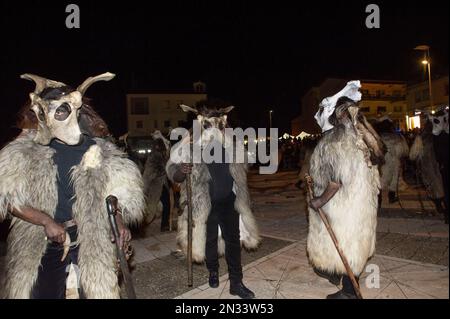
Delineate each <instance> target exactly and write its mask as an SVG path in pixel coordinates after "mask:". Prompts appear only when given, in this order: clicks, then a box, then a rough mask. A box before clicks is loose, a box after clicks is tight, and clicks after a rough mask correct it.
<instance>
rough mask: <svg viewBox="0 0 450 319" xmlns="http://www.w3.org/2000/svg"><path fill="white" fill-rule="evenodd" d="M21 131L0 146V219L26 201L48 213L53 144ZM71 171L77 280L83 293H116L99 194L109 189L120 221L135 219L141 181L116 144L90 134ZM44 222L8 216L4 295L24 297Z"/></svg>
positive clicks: (52, 200)
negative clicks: (91, 137)
mask: <svg viewBox="0 0 450 319" xmlns="http://www.w3.org/2000/svg"><path fill="white" fill-rule="evenodd" d="M33 137H34V133H33V132H27V133H24V134H22V135H21V136H19V137H18V138H16V139H15V140H14V141H12V142H10V143H9V144H8V145H6V146H5V147H4V148H3V149H2V150H1V151H0V220H3V219H5V218H6V217H7V216H8V207H15V208H19V207H23V206H28V207H32V208H35V209H38V210H41V211H43V212H45V213H47V214H48V215H50V216H52V217H53V216H54V214H55V209H56V205H57V199H58V196H57V168H56V165H55V164H54V162H53V154H54V150H53V149H52V148H50V147H48V146H43V145H40V144H37V143H35V142H34V141H33ZM94 140H95V142H96V144H95V145H92V146H91V147H90V148H89V149H88V151H87V152H86V153H85V154H84V156H83V158H82V161H81V163H80V164H79V165H78V166H75V167H74V168H73V171H72V173H71V174H72V176H71V178H72V181H73V185H74V190H75V202H74V204H73V215H74V216H73V218H74V219H75V221H76V223H77V225H78V240H79V245H80V246H79V256H78V266H79V268H80V285H81V287H82V289H83V292H84V294H85V295H86V297H87V298H119V297H120V296H119V285H118V278H117V273H116V268H117V262H116V260H117V258H116V253H115V249H116V248H115V244H113V243H111V235H110V234H111V231H110V225H109V222H108V214H107V210H106V204H105V198H106V197H107V196H108V195H114V196H116V197H117V198H118V200H119V206H120V208H121V210H122V213H123V219H124V222H125V223H126V224H134V223H138V222H139V221H141V219H142V217H143V209H144V196H143V183H142V177H141V174H140V172H139V170H138V168H137V167H136V165H135V164H134V163H133V162H132V161H130V160H129V159H127V158H126V156H125V154H124V153H122V152H121V151H119V150H118V149H117V148H116V146H115V145H114V144H112V143H110V142H107V141H105V140H103V139H98V138H95V139H94ZM44 238H45V233H44V228H43V227H41V226H36V225H33V224H31V223H28V222H26V221H23V220H21V219H18V218H16V217H13V220H12V228H11V231H10V234H9V237H8V248H7V257H6V258H7V264H6V276H5V297H6V298H29V297H30V294H31V291H32V289H33V286H34V284H35V282H36V279H37V275H38V267H39V264H40V261H41V258H42V256H43V255H44V253H45V251H46V247H47V241H46V240H45V239H44Z"/></svg>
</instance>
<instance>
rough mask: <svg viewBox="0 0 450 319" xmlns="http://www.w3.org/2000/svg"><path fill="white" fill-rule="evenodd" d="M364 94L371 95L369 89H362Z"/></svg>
mask: <svg viewBox="0 0 450 319" xmlns="http://www.w3.org/2000/svg"><path fill="white" fill-rule="evenodd" d="M361 93H362V95H369V90H361Z"/></svg>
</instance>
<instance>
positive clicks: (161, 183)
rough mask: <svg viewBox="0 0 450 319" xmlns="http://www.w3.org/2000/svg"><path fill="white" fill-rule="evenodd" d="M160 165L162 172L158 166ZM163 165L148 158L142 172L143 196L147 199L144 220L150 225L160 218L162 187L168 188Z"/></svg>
mask: <svg viewBox="0 0 450 319" xmlns="http://www.w3.org/2000/svg"><path fill="white" fill-rule="evenodd" d="M160 165H162V170H161V169H159V167H158V166H160ZM164 166H165V163H155V162H154V161H152V159H151V157H150V156H149V157H148V158H147V160H146V161H145V165H144V172H143V173H142V177H143V180H144V194H145V195H146V199H147V207H146V216H145V220H146V222H147V223H150V222H151V221H153V220H154V219H155V218H159V217H161V214H162V211H163V205H162V203H161V201H160V198H161V194H162V191H163V187H168V182H167V175H166V172H165V167H164Z"/></svg>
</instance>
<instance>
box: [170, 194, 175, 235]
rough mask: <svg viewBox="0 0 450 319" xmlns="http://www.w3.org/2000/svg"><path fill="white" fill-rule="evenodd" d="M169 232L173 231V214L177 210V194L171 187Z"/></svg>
mask: <svg viewBox="0 0 450 319" xmlns="http://www.w3.org/2000/svg"><path fill="white" fill-rule="evenodd" d="M169 203H170V205H169V231H172V219H173V212H174V210H175V194H174V192H173V188H172V186H171V185H169Z"/></svg>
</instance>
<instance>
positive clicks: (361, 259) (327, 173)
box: [307, 124, 380, 276]
mask: <svg viewBox="0 0 450 319" xmlns="http://www.w3.org/2000/svg"><path fill="white" fill-rule="evenodd" d="M365 145H366V144H365V143H364V141H363V136H362V135H361V134H359V133H358V131H357V130H355V128H354V127H353V126H345V125H342V124H339V125H337V126H336V127H335V128H333V129H331V130H329V131H327V132H325V133H324V135H323V137H322V139H321V140H320V141H319V143H318V145H317V146H316V148H315V150H314V153H313V155H312V157H311V167H310V175H311V177H312V178H313V180H314V189H313V191H314V196H320V195H322V193H323V192H324V191H325V189H326V187H327V186H328V184H329V182H331V181H334V182H339V183H340V184H341V185H342V186H341V188H340V189H339V190H338V191H337V193H336V194H335V195H334V197H333V198H331V199H330V201H329V202H328V203H327V204H325V205H324V206H323V207H322V209H323V211H324V213H325V214H326V215H327V217H328V219H329V221H330V224H331V227H332V228H333V230H334V232H335V234H336V237H337V239H338V241H339V244H340V246H341V248H342V250H343V252H344V255H345V256H346V257H347V259H348V262H349V264H350V267H351V268H352V270H353V272H354V273H355V275H357V276H358V275H359V274H361V272H362V271H363V269H364V266H365V264H366V262H367V260H368V259H369V258H370V257H371V256H372V255H373V253H374V251H375V237H376V226H377V205H378V204H377V196H378V193H379V189H380V177H379V172H378V167H377V166H376V165H370V163H368V162H367V155H366V154H367V153H368V152H369V150H368V149H367V146H365ZM307 251H308V256H309V260H310V262H311V263H312V264H313V265H314V266H315V267H316V268H318V269H321V270H323V271H326V272H328V273H339V274H345V273H346V270H345V267H344V265H343V263H342V261H341V259H340V257H339V254H338V253H337V251H336V248H335V246H334V244H333V242H332V240H331V237H330V235H329V234H328V231H327V230H326V228H325V226H324V223H323V222H322V220H321V219H320V217H319V215H318V213H317V212H316V211H314V210H313V209H312V208H309V233H308V239H307Z"/></svg>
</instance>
